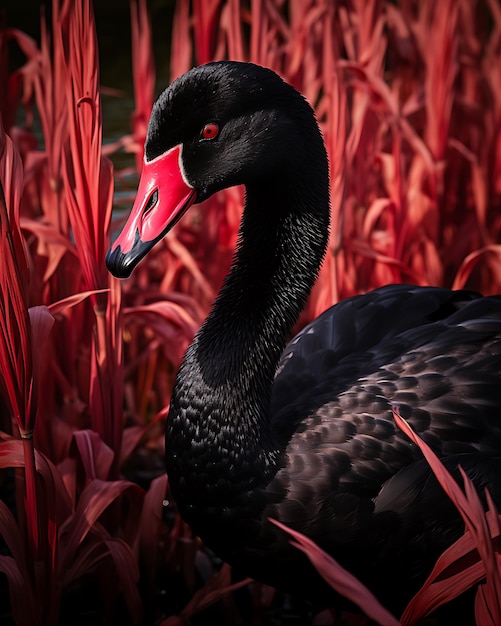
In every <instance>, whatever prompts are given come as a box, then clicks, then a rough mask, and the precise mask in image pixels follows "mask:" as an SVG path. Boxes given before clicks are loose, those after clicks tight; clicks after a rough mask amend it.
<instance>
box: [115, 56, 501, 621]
mask: <svg viewBox="0 0 501 626" xmlns="http://www.w3.org/2000/svg"><path fill="white" fill-rule="evenodd" d="M208 123H211V124H213V125H214V124H215V125H216V126H215V127H214V126H212V127H211V132H213V129H214V128H216V136H215V137H211V138H210V140H207V138H206V137H204V135H203V134H201V131H202V129H203V128H204V127H205V125H206V124H208ZM176 145H181V146H182V149H181V152H180V157H179V159H180V168H181V170H182V172H183V179H184V180H185V183H186V185H187V189H193V190H195V191H194V192H193V193H194V194H195V195H193V193H192V192H188V191H186V194H185V196H186V198H188V196H189V200H186V206H187V205H188V204H189V203H190V202H192V201H194V200H196V201H200V200H203V199H204V198H206V197H208V196H209V195H211V194H212V193H214V192H216V191H218V190H220V189H223V188H225V187H228V186H230V185H234V184H241V183H243V184H245V185H246V206H245V210H244V214H243V218H242V224H241V229H240V237H239V243H238V248H237V251H236V254H235V258H234V262H233V265H232V267H231V270H230V273H229V274H228V276H227V277H226V280H225V282H224V285H223V287H222V289H221V292H220V294H219V295H218V297H217V299H216V301H215V303H214V306H213V308H212V310H211V312H210V314H209V316H208V318H207V320H206V321H205V323H204V325H203V326H202V328H201V329H200V331H199V333H198V334H197V336H196V337H195V339H194V341H193V344H192V345H191V346H190V348H189V349H188V351H187V353H186V355H185V358H184V360H183V363H182V365H181V367H180V370H179V373H178V376H177V380H176V385H175V388H174V391H173V395H172V400H171V406H170V412H169V417H168V420H167V429H166V466H167V472H168V476H169V482H170V486H171V490H172V493H173V495H174V498H175V500H176V503H177V505H178V507H179V510H180V512H181V515H182V516H183V518H184V519H185V520H186V521H187V522H188V523H189V524H190V525H191V527H192V528H193V530H194V532H195V533H197V534H198V535H199V536H200V537H201V538H202V539H203V540H204V541H205V542H206V544H207V545H208V546H210V547H211V548H213V549H214V550H215V551H216V552H217V553H218V554H219V555H220V556H221V557H222V558H223V559H225V560H227V561H228V562H230V563H232V564H233V565H234V566H235V567H236V568H238V569H239V570H241V571H242V572H243V573H244V574H246V575H250V576H253V577H255V578H257V579H260V580H262V581H264V582H266V583H269V584H271V585H274V586H277V587H279V588H282V589H285V590H287V591H291V592H293V593H297V594H301V595H304V596H305V597H307V598H309V599H312V600H314V601H317V602H319V603H322V604H336V602H338V601H339V598H337V597H336V595H335V594H334V592H332V590H330V589H329V588H328V587H327V585H325V584H324V583H323V582H322V581H321V580H320V579H319V577H318V576H316V574H315V572H314V571H313V570H312V568H311V566H310V565H309V563H308V562H307V560H306V557H305V556H304V555H303V554H302V553H300V552H299V551H298V550H296V549H295V548H293V547H291V546H290V544H289V538H288V536H287V535H286V534H285V533H283V532H282V531H281V530H279V529H278V528H277V527H275V526H274V525H272V524H270V522H269V521H268V518H270V517H271V518H275V519H278V520H280V521H282V522H284V523H285V524H287V525H289V526H290V527H292V528H294V529H296V530H299V531H300V532H303V533H305V534H306V535H308V536H309V537H311V538H312V539H313V540H314V541H316V542H317V543H318V544H319V545H320V546H321V547H322V548H324V549H325V550H326V551H327V552H329V553H330V554H332V555H333V556H334V557H335V558H336V559H337V560H338V561H339V562H340V563H341V564H342V565H344V566H345V567H347V568H348V569H349V570H350V571H352V572H353V573H354V574H355V575H357V576H358V577H359V578H360V579H361V580H362V581H363V582H364V583H365V584H367V585H368V586H369V587H370V588H371V589H372V590H373V591H374V592H375V593H376V594H377V595H378V597H379V598H380V599H381V600H382V602H383V603H385V604H386V606H388V607H389V608H391V609H393V610H400V609H402V608H403V607H404V606H405V604H406V602H407V601H408V600H409V598H410V597H411V595H412V594H413V593H414V592H415V591H416V590H417V589H418V587H419V586H420V584H421V583H422V582H423V581H424V579H425V577H426V576H427V574H428V573H429V571H430V570H431V568H432V566H433V564H434V562H435V560H436V558H437V557H438V556H439V554H440V553H441V552H442V551H443V550H444V549H445V548H446V547H448V546H449V545H450V544H451V543H452V542H453V541H454V540H455V539H456V538H457V537H458V536H459V535H460V534H461V532H462V528H463V525H462V523H461V520H460V518H459V515H458V514H457V512H456V511H455V509H454V507H453V505H452V504H451V503H450V502H449V501H448V499H447V497H446V496H445V494H444V493H443V492H442V490H441V489H440V487H439V486H438V484H437V483H436V481H435V479H434V477H433V475H432V474H431V471H430V469H429V467H428V465H427V464H426V462H425V461H424V460H423V459H422V456H421V454H420V452H419V451H418V450H417V448H416V447H415V446H414V445H413V444H411V443H410V442H409V440H408V439H407V438H406V436H405V435H403V433H401V431H400V430H399V429H398V428H397V427H396V425H395V423H394V421H393V418H392V413H391V406H392V405H394V404H395V405H398V407H399V410H400V413H401V415H402V416H403V417H404V418H405V419H407V420H408V421H409V423H410V424H411V426H412V427H413V428H414V430H415V431H416V432H417V433H418V434H419V435H420V436H421V437H422V438H423V439H424V440H425V441H426V442H427V443H428V444H429V445H431V447H432V448H433V449H434V450H435V452H436V453H437V454H438V455H439V456H440V457H441V458H442V460H443V461H444V463H445V465H446V467H447V468H448V469H450V470H451V471H452V472H453V473H455V475H456V476H457V475H458V472H457V466H458V464H460V465H461V466H462V467H463V468H464V469H465V470H466V471H467V473H468V474H469V475H471V477H472V479H473V480H474V482H475V484H476V486H477V488H478V489H479V491H480V492H483V490H484V488H486V487H488V488H489V490H490V491H491V493H492V494H493V496H494V499H495V500H496V501H497V502H498V504H501V489H500V486H501V480H500V479H499V476H500V475H501V474H500V471H499V470H500V469H501V468H500V463H501V416H500V407H501V384H500V371H501V298H500V297H488V298H487V297H481V296H478V295H477V294H474V293H470V292H466V291H458V292H452V291H450V290H448V289H443V288H433V287H415V286H411V285H391V286H387V287H383V288H381V289H378V290H376V291H373V292H370V293H368V294H365V295H360V296H357V297H354V298H351V299H349V300H346V301H344V302H342V303H340V304H338V305H336V306H334V307H333V308H331V309H329V310H328V311H326V312H324V313H323V314H322V315H321V316H320V317H318V318H317V319H316V320H315V321H314V322H312V323H311V324H310V325H309V326H307V327H306V328H305V329H304V330H303V331H302V332H301V333H300V334H299V335H298V336H296V337H295V338H294V339H293V340H292V341H291V342H290V343H288V344H287V339H288V337H289V334H290V332H291V329H292V327H293V326H294V324H295V323H296V321H297V319H298V316H299V313H300V311H301V310H302V308H303V306H304V304H305V302H306V299H307V297H308V295H309V292H310V290H311V287H312V285H313V284H314V282H315V279H316V276H317V273H318V269H319V267H320V265H321V263H322V259H323V256H324V254H325V251H326V246H327V240H328V230H329V189H328V164H327V157H326V152H325V148H324V145H323V141H322V137H321V134H320V131H319V129H318V126H317V123H316V121H315V118H314V115H313V112H312V110H311V108H310V107H309V105H308V104H307V103H306V101H305V100H304V99H303V98H302V96H300V95H299V94H298V93H297V92H296V91H295V90H294V89H293V88H292V87H290V86H289V85H287V84H286V83H284V82H283V81H282V80H281V79H280V78H279V77H278V76H276V75H275V74H274V73H273V72H271V71H269V70H266V69H264V68H261V67H258V66H255V65H250V64H241V63H234V62H218V63H213V64H209V65H205V66H201V67H198V68H195V69H193V70H191V71H190V72H188V73H187V74H185V75H184V76H182V77H181V78H179V79H177V80H176V81H175V82H174V83H173V84H172V85H171V86H170V87H169V88H168V89H167V90H166V91H165V92H164V93H163V94H162V96H160V98H159V100H158V102H157V103H156V105H155V107H154V109H153V112H152V117H151V120H150V125H149V131H148V137H147V140H146V146H145V159H146V163H150V162H155V160H157V159H163V156H164V155H165V154H167V153H168V151H169V150H171V149H173V148H174V147H175V146H176ZM189 194H191V195H189ZM183 197H184V196H183ZM155 202H157V199H156V198H155V199H154V201H150V204H149V205H148V206H147V208H146V209H139V210H138V213H140V214H141V211H143V213H142V214H141V215H143V217H141V218H137V219H139V222H138V223H139V226H138V227H137V231H134V229H132V228H131V230H130V233H132V234H131V235H130V236H129V239H130V238H134V239H135V241H134V245H131V246H130V250H129V249H128V248H127V246H129V244H128V243H127V241H126V238H124V237H123V236H122V239H120V241H119V243H117V244H115V246H114V247H113V248H112V250H111V251H110V253H109V256H108V266H109V267H110V270H111V271H112V272H114V273H115V274H117V275H122V276H125V275H128V273H130V271H131V268H132V267H133V266H134V265H135V263H136V262H137V261H138V260H139V259H140V258H141V257H142V256H144V254H145V253H146V252H147V250H148V249H149V248H150V247H151V246H152V245H153V244H154V243H155V242H156V241H157V240H158V239H159V238H160V237H161V236H163V234H165V232H166V231H167V230H168V229H169V228H170V225H171V221H172V222H175V221H176V220H177V219H178V211H177V209H176V213H175V219H174V218H173V219H172V220H171V221H169V220H166V225H165V227H164V226H163V225H162V227H161V229H160V230H159V232H158V237H156V238H155V239H154V240H151V241H143V240H142V238H141V231H140V229H141V221H140V219H146V218H145V217H144V216H146V215H148V213H149V212H150V211H157V210H160V209H157V208H155V207H153V209H152V208H151V204H152V203H153V204H155ZM161 206H162V200H161V198H160V200H158V207H161ZM183 210H184V209H183ZM162 224H163V222H162ZM134 228H136V226H134ZM131 243H132V242H131ZM137 246H141V247H140V249H139V248H137ZM122 247H123V249H122Z"/></svg>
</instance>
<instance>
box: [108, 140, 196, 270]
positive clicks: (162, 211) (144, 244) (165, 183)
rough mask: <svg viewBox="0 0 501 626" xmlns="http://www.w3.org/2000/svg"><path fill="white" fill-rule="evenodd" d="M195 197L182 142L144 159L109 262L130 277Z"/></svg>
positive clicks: (111, 249) (109, 268)
mask: <svg viewBox="0 0 501 626" xmlns="http://www.w3.org/2000/svg"><path fill="white" fill-rule="evenodd" d="M195 200H196V192H195V189H193V187H192V186H191V185H190V184H189V183H188V182H187V180H186V178H185V176H184V174H183V169H182V164H181V146H175V147H174V148H172V149H171V150H168V151H167V152H164V154H161V155H160V156H158V157H156V158H155V159H152V160H151V161H146V160H145V161H144V163H143V171H142V173H141V180H140V181H139V187H138V190H137V195H136V199H135V201H134V206H133V207H132V211H131V213H130V215H129V218H128V219H127V222H126V224H125V226H124V227H123V229H122V231H121V232H120V234H119V235H118V237H117V238H116V239H115V241H114V243H113V245H112V246H111V248H110V250H109V251H108V254H107V255H106V266H107V268H108V270H109V271H110V272H111V273H112V274H113V275H114V276H116V277H117V278H127V277H128V276H130V274H131V272H132V270H133V269H134V268H135V267H136V265H137V264H138V263H139V261H140V260H141V259H142V258H143V257H144V256H145V255H146V254H147V253H148V252H149V251H150V250H151V248H152V247H153V246H154V245H155V244H156V243H157V242H158V241H160V239H162V237H163V236H164V235H165V234H166V233H167V232H168V231H169V230H170V229H171V228H172V227H173V226H174V224H175V223H176V222H177V221H178V220H179V219H180V217H181V216H182V215H183V214H184V212H185V211H186V210H187V209H188V207H190V206H191V205H192V204H193V203H194V202H195Z"/></svg>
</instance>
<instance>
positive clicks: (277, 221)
mask: <svg viewBox="0 0 501 626" xmlns="http://www.w3.org/2000/svg"><path fill="white" fill-rule="evenodd" d="M316 166H317V167H315V166H314V164H313V163H311V167H310V168H308V169H307V170H306V171H305V169H306V168H305V169H303V168H302V169H301V171H300V172H295V173H292V174H291V173H290V172H289V175H288V177H287V180H283V181H280V180H277V179H276V178H275V179H274V180H273V181H271V180H262V179H261V180H260V181H259V184H255V185H247V193H246V206H245V210H244V215H243V218H242V224H241V228H240V233H239V245H238V247H237V252H236V254H235V258H234V262H233V264H232V267H231V270H230V272H229V274H228V276H227V277H226V280H225V282H224V285H223V287H222V289H221V291H220V293H219V295H218V297H217V299H216V302H215V304H214V306H213V308H212V310H211V312H210V314H209V316H208V318H207V320H206V321H205V323H204V325H203V326H202V328H201V329H200V331H199V333H198V334H197V336H196V338H195V340H194V342H193V344H192V345H191V346H190V348H189V349H188V351H187V354H186V356H185V359H184V362H183V364H182V366H181V369H180V372H179V375H178V380H177V383H176V387H175V391H174V393H173V399H172V403H171V412H170V415H169V419H168V424H167V443H166V454H167V470H168V472H169V476H170V479H171V484H172V481H173V480H174V481H176V480H177V478H176V475H177V474H179V473H183V484H185V487H188V485H187V484H186V481H188V482H189V483H190V485H189V487H190V489H191V490H192V491H193V492H198V495H197V496H196V497H197V498H204V497H207V498H210V499H211V501H212V502H214V501H215V500H217V498H218V497H219V496H220V497H221V498H223V497H224V498H228V497H230V498H231V494H230V493H229V492H232V491H234V492H235V493H238V492H241V490H242V489H243V488H250V487H252V486H257V485H255V484H254V483H255V478H254V477H256V476H259V477H260V478H261V480H263V481H266V480H267V479H268V478H269V477H271V475H273V473H274V472H275V471H276V469H277V467H276V464H277V463H278V457H279V454H280V450H279V449H278V446H277V442H276V441H275V438H274V435H273V433H272V432H271V429H270V423H269V402H270V396H271V387H272V384H273V377H274V374H275V371H276V367H277V364H278V360H279V357H280V354H281V352H282V350H283V348H284V346H285V343H286V341H287V339H288V337H289V335H290V332H291V329H292V327H293V326H294V324H295V322H296V321H297V319H298V316H299V313H300V312H301V310H302V308H303V306H304V304H305V301H306V299H307V298H308V295H309V293H310V291H311V288H312V286H313V284H314V282H315V279H316V276H317V273H318V270H319V267H320V265H321V262H322V259H323V256H324V253H325V249H326V245H327V238H328V225H329V199H328V174H327V164H326V161H324V160H322V162H321V163H320V164H319V163H317V164H316ZM202 442H203V446H202ZM199 444H200V448H199V447H198V446H199ZM207 446H210V451H208V450H207ZM169 447H170V448H171V449H170V450H169ZM199 449H200V457H199V458H196V457H197V452H198V450H199ZM182 457H184V461H182V460H181V459H182ZM201 458H203V459H205V461H203V460H202V461H201ZM202 464H204V466H203V469H201V467H202ZM238 465H239V466H240V470H242V468H244V470H243V471H244V474H247V473H248V477H247V478H246V479H245V480H248V484H246V485H244V486H243V485H242V484H239V483H235V482H232V483H231V484H228V485H227V486H226V491H227V493H226V494H225V495H224V496H223V494H222V493H221V489H220V487H221V476H224V475H225V472H230V473H231V472H234V470H235V469H236V470H237V471H236V472H234V473H235V474H238V473H239V472H238V468H237V466H238ZM197 473H198V474H199V475H198V476H197ZM241 474H242V471H240V475H241ZM197 481H198V482H197ZM223 482H224V481H223ZM227 482H228V483H229V481H227ZM202 483H203V485H204V487H203V488H202ZM208 484H213V485H214V489H216V485H219V494H218V495H216V494H215V493H213V492H211V493H210V495H209V494H208V493H207V489H206V486H207V485H208ZM175 489H176V488H175V486H174V490H175ZM184 491H185V492H186V491H187V489H185V490H184ZM209 491H210V490H209ZM223 491H224V489H223ZM178 495H179V494H178ZM183 497H184V496H183ZM176 499H178V497H176Z"/></svg>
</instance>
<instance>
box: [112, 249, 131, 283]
mask: <svg viewBox="0 0 501 626" xmlns="http://www.w3.org/2000/svg"><path fill="white" fill-rule="evenodd" d="M106 267H107V268H108V271H109V272H110V274H113V276H115V277H116V278H129V276H130V275H131V274H132V270H133V269H134V267H135V263H133V262H131V259H130V255H127V254H124V253H123V252H122V250H121V248H120V246H117V247H116V248H115V249H112V248H110V249H109V250H108V253H107V255H106Z"/></svg>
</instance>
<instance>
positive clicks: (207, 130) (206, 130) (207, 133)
mask: <svg viewBox="0 0 501 626" xmlns="http://www.w3.org/2000/svg"><path fill="white" fill-rule="evenodd" d="M218 134H219V126H218V125H217V124H206V125H205V126H204V127H203V129H202V138H203V139H214V137H217V136H218Z"/></svg>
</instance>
